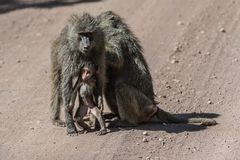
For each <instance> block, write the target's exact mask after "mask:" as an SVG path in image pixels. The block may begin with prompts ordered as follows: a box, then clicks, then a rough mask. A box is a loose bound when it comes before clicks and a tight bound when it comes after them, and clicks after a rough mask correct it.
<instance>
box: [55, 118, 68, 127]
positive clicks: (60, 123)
mask: <svg viewBox="0 0 240 160" xmlns="http://www.w3.org/2000/svg"><path fill="white" fill-rule="evenodd" d="M52 124H53V125H55V126H59V127H66V123H65V122H63V121H62V120H60V119H55V120H52Z"/></svg>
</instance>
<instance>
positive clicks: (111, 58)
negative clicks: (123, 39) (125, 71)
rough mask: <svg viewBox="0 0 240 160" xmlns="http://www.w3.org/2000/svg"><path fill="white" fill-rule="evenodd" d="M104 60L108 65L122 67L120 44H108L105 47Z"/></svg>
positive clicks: (122, 59)
mask: <svg viewBox="0 0 240 160" xmlns="http://www.w3.org/2000/svg"><path fill="white" fill-rule="evenodd" d="M106 62H107V64H108V65H111V66H113V67H116V68H120V67H122V65H123V63H124V58H123V55H122V49H121V48H120V45H118V46H116V45H111V44H108V47H106Z"/></svg>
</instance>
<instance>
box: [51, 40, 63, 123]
mask: <svg viewBox="0 0 240 160" xmlns="http://www.w3.org/2000/svg"><path fill="white" fill-rule="evenodd" d="M54 45H56V42H55V43H53V46H52V47H53V49H52V52H51V65H52V66H51V99H50V114H51V119H52V120H58V119H59V116H60V105H61V102H62V95H61V90H60V87H61V76H60V75H61V71H60V68H59V66H58V63H57V53H56V51H55V50H54V49H56V48H55V47H56V46H54Z"/></svg>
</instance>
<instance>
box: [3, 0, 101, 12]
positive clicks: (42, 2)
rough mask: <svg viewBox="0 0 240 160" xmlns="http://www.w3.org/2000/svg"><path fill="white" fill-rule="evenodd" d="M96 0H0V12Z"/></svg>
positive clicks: (96, 0) (94, 0)
mask: <svg viewBox="0 0 240 160" xmlns="http://www.w3.org/2000/svg"><path fill="white" fill-rule="evenodd" d="M98 1H101V0H36V1H34V0H31V1H27V2H24V1H20V0H0V14H2V13H7V12H10V11H14V10H18V9H25V8H53V7H61V6H70V5H74V4H78V3H90V2H98Z"/></svg>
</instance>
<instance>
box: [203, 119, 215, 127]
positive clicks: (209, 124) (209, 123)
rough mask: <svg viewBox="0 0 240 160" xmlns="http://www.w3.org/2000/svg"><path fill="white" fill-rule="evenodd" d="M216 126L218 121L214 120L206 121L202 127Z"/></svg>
mask: <svg viewBox="0 0 240 160" xmlns="http://www.w3.org/2000/svg"><path fill="white" fill-rule="evenodd" d="M216 124H217V121H215V120H213V119H206V120H204V121H203V122H202V123H201V125H202V126H213V125H216Z"/></svg>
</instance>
